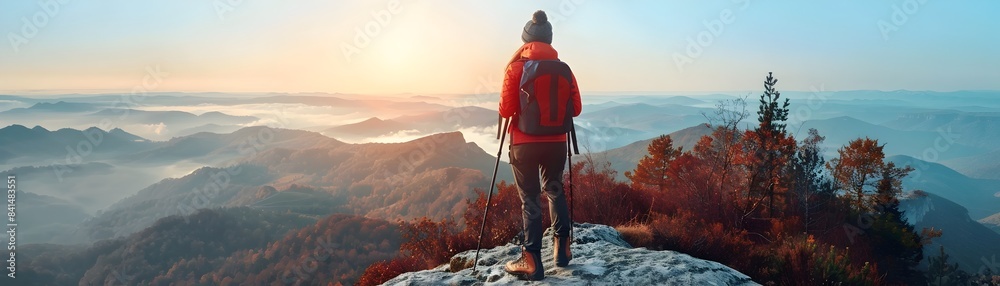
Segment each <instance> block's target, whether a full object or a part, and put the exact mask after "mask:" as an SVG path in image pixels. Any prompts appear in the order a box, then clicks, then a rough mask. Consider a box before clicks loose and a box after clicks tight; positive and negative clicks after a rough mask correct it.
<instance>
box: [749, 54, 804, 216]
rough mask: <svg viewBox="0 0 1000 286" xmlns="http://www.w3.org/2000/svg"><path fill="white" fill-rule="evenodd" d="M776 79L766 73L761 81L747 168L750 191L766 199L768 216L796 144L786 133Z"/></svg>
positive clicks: (785, 106) (785, 111)
mask: <svg viewBox="0 0 1000 286" xmlns="http://www.w3.org/2000/svg"><path fill="white" fill-rule="evenodd" d="M777 83H778V79H777V78H774V76H773V75H772V73H770V72H768V73H767V78H766V79H765V80H764V93H763V94H761V95H760V106H759V107H758V110H757V121H758V122H759V123H760V124H759V125H758V126H757V128H756V129H754V131H753V138H752V139H753V140H752V141H753V143H754V145H753V146H754V147H755V148H753V149H755V150H749V151H750V152H753V155H754V156H753V157H754V159H755V160H754V162H753V163H752V164H751V165H750V166H749V167H750V168H751V169H752V170H753V177H751V180H752V181H751V182H750V192H751V193H756V194H760V195H763V196H766V197H767V206H768V215H769V216H771V217H774V216H775V214H774V213H775V195H776V193H780V192H782V189H787V188H788V186H779V185H778V184H780V182H782V181H786V180H782V176H783V175H784V174H782V173H783V171H785V167H786V165H787V163H788V162H789V160H790V159H791V158H790V157H791V156H792V153H793V152H794V149H795V141H794V140H789V139H790V138H789V136H788V134H787V133H786V132H785V126H786V124H785V121H787V120H788V105H789V103H788V99H787V98H786V99H785V101H784V102H783V103H782V102H781V93H780V92H778V90H777V89H776V88H775V85H776V84H777Z"/></svg>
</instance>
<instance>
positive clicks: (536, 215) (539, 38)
mask: <svg viewBox="0 0 1000 286" xmlns="http://www.w3.org/2000/svg"><path fill="white" fill-rule="evenodd" d="M521 40H522V41H524V45H522V46H521V48H519V49H517V52H515V53H514V57H513V58H512V59H511V60H510V62H509V63H508V64H507V71H506V75H505V76H504V81H503V87H502V90H501V93H500V116H502V117H505V118H510V117H513V121H514V122H512V124H511V125H510V127H509V129H508V132H509V134H510V137H511V140H510V147H509V149H510V152H509V156H510V165H511V167H512V169H513V170H514V181H515V183H516V185H517V192H518V194H519V195H520V197H521V210H522V213H521V216H522V220H523V223H524V243H523V245H522V246H521V257H520V258H519V259H517V260H514V261H510V262H507V264H506V265H505V267H504V269H505V270H506V271H507V272H508V273H511V274H513V275H516V276H519V277H520V278H522V279H526V280H540V279H543V278H544V277H545V269H544V268H543V267H542V261H541V255H540V254H541V250H542V234H543V231H544V228H543V226H542V211H541V210H542V208H541V205H540V201H539V194H540V193H542V191H543V190H544V193H545V196H546V197H548V200H549V216H550V219H551V220H552V227H553V228H554V230H555V236H554V237H553V238H552V239H553V246H554V247H553V259H554V260H555V264H556V265H557V266H560V267H562V266H566V265H567V264H568V263H569V260H570V259H572V254H571V253H570V250H569V245H570V241H571V240H572V239H571V237H570V232H571V231H572V227H573V225H572V221H570V214H569V210H568V209H567V203H566V196H565V195H564V192H563V182H562V177H563V170H564V167H565V166H564V165H565V164H566V159H567V152H568V150H567V148H568V146H567V144H566V143H567V141H566V140H567V134H565V133H563V134H556V135H532V134H527V133H525V132H524V131H523V130H521V129H520V128H519V127H518V126H519V123H525V122H517V121H518V119H519V116H515V115H516V114H517V113H519V112H521V108H522V105H521V104H522V102H520V100H521V99H520V97H521V96H522V94H521V93H522V92H525V91H523V90H522V88H523V86H521V80H522V75H523V74H524V70H525V68H524V66H525V63H526V62H527V61H529V60H535V61H537V60H558V53H557V52H556V50H555V49H554V48H552V45H551V44H552V24H551V23H549V21H548V17H547V16H546V15H545V12H544V11H541V10H538V11H536V12H535V13H534V14H533V15H532V18H531V20H530V21H528V23H527V24H525V25H524V30H523V31H522V33H521ZM558 63H559V64H561V65H562V66H564V67H566V69H565V71H566V72H565V74H566V75H568V78H565V79H563V78H559V79H562V80H563V81H562V82H559V84H557V85H556V87H553V86H551V85H548V84H547V83H548V80H545V81H544V83H546V86H544V87H540V86H533V88H532V89H534V88H535V87H537V88H539V89H544V90H542V91H543V92H548V91H550V90H553V91H555V90H557V91H558V92H557V94H558V97H556V95H552V97H551V98H554V99H555V98H558V99H559V100H562V101H564V104H563V105H559V104H556V102H551V100H549V101H547V102H548V103H552V104H555V105H557V107H552V108H551V109H550V108H542V109H543V110H544V112H546V113H548V112H551V111H550V110H555V111H556V112H557V113H558V114H562V115H568V114H566V113H568V112H571V113H572V115H569V116H568V117H575V116H578V115H580V109H581V102H580V91H579V88H578V86H577V84H576V78H575V77H573V75H572V72H570V71H569V69H568V66H565V64H563V63H561V62H558ZM552 82H556V81H552ZM557 88H558V89H557ZM568 105H571V106H568ZM556 108H558V110H556ZM570 108H572V110H571V111H570V110H567V109H570ZM536 112H537V111H536ZM555 116H556V115H552V118H555ZM542 117H545V118H548V116H542ZM568 117H567V118H568ZM569 119H572V118H569ZM544 120H545V119H542V121H544ZM549 120H551V119H549ZM568 121H569V124H570V126H572V121H571V120H568ZM560 124H561V123H560ZM539 171H540V172H541V181H539ZM543 186H544V188H543Z"/></svg>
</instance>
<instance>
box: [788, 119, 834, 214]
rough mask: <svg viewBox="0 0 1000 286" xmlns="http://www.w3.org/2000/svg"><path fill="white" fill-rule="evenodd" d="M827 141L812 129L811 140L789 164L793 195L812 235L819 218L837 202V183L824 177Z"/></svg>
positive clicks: (802, 145)
mask: <svg viewBox="0 0 1000 286" xmlns="http://www.w3.org/2000/svg"><path fill="white" fill-rule="evenodd" d="M824 140H826V138H825V137H823V136H820V135H819V131H817V130H816V129H815V128H810V129H809V136H808V137H806V139H804V140H802V144H801V145H800V146H799V148H798V150H796V151H795V156H793V157H792V161H791V163H790V164H789V165H790V169H791V173H792V174H791V177H792V192H793V193H794V194H795V196H796V198H797V203H798V210H799V211H801V212H802V215H803V222H802V223H803V228H804V229H805V231H806V233H809V231H810V227H811V226H812V225H813V224H814V223H815V222H816V221H818V220H819V218H818V217H816V216H817V214H819V215H822V214H823V213H824V212H823V210H824V209H825V208H827V207H830V206H829V205H830V204H831V202H832V200H833V199H834V198H835V196H836V195H835V194H834V193H833V182H831V181H830V179H829V177H827V176H826V175H825V174H824V173H823V164H824V163H825V162H824V159H823V155H822V149H821V147H820V144H822V143H823V141H824Z"/></svg>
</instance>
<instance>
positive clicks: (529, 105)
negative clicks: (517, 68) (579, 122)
mask: <svg viewBox="0 0 1000 286" xmlns="http://www.w3.org/2000/svg"><path fill="white" fill-rule="evenodd" d="M575 84H576V83H575V82H573V72H572V71H571V70H570V69H569V65H567V64H566V63H564V62H562V61H559V60H529V61H526V62H524V72H523V73H521V85H520V87H521V92H520V102H521V109H520V112H518V113H517V128H518V129H519V130H521V132H524V133H525V134H530V135H558V134H567V133H569V134H570V135H571V136H572V137H571V138H570V139H571V140H572V141H573V143H574V144H573V146H574V148H575V147H576V144H575V143H576V132H575V130H574V127H573V114H575V113H576V111H575V110H574V107H573V99H572V90H573V85H575ZM576 153H577V154H579V151H576Z"/></svg>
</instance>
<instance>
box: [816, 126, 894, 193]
mask: <svg viewBox="0 0 1000 286" xmlns="http://www.w3.org/2000/svg"><path fill="white" fill-rule="evenodd" d="M883 147H885V145H879V144H878V140H877V139H869V138H867V137H865V138H864V139H860V138H858V139H855V140H852V141H851V142H849V143H848V144H847V146H844V147H841V148H840V149H838V150H837V153H838V154H839V155H840V157H839V158H835V159H833V160H830V162H827V164H826V168H827V169H829V170H830V173H831V174H832V175H833V179H834V182H835V183H836V187H837V188H838V189H842V190H844V191H845V194H844V197H845V198H846V199H847V200H848V201H850V202H851V207H852V208H853V209H854V210H856V211H859V212H865V211H874V204H873V202H874V200H873V199H872V194H874V193H876V186H877V185H878V182H879V181H880V177H881V172H882V171H883V168H884V163H883V160H884V159H885V153H884V152H883V151H882V149H883Z"/></svg>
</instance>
